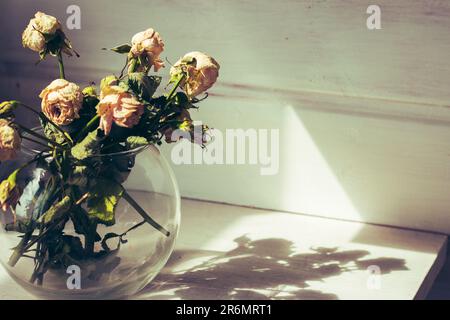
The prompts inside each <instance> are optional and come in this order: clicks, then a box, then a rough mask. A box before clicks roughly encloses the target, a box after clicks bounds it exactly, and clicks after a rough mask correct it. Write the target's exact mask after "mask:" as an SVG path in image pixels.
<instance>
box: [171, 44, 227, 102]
mask: <svg viewBox="0 0 450 320" xmlns="http://www.w3.org/2000/svg"><path fill="white" fill-rule="evenodd" d="M194 59H195V60H194ZM219 69H220V65H219V64H218V63H217V61H216V60H214V58H212V57H210V56H208V55H207V54H205V53H202V52H198V51H194V52H189V53H187V54H185V55H184V57H183V58H181V59H179V60H178V61H177V62H176V63H175V64H174V66H173V67H172V68H170V75H171V76H172V77H174V76H176V75H177V74H179V73H180V72H186V73H187V76H186V79H185V81H183V82H182V83H181V86H182V87H184V90H185V92H186V94H187V95H188V96H190V97H195V96H197V95H199V94H200V93H202V92H205V91H206V90H208V89H209V88H211V87H212V86H213V84H214V83H215V82H216V80H217V78H218V77H219Z"/></svg>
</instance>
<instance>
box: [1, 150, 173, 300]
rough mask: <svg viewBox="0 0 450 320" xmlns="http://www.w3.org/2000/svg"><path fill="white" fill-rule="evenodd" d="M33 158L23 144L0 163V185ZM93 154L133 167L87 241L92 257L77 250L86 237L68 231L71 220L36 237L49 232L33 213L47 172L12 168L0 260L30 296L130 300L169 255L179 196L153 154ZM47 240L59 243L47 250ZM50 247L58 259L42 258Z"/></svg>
mask: <svg viewBox="0 0 450 320" xmlns="http://www.w3.org/2000/svg"><path fill="white" fill-rule="evenodd" d="M39 153H40V151H39V150H36V148H29V147H27V146H24V147H23V148H22V151H21V152H20V154H19V155H18V157H17V158H16V160H15V161H7V162H4V163H2V164H1V166H0V178H1V181H3V180H4V179H6V178H7V177H8V176H9V175H10V174H11V172H13V171H14V170H15V169H17V168H19V167H21V166H22V165H23V164H24V163H27V162H28V161H30V160H31V159H34V158H35V157H36V156H37V155H38V154H39ZM96 157H99V160H101V161H114V160H115V159H118V160H120V161H122V163H123V160H124V159H132V162H133V164H132V168H131V169H130V170H129V173H128V177H127V178H126V180H125V181H124V182H123V183H122V186H123V187H124V190H126V191H125V192H126V196H121V197H120V198H119V201H118V203H117V206H116V208H115V213H114V221H113V222H112V223H110V225H104V224H98V225H97V229H96V233H97V238H96V239H95V240H94V241H90V242H91V245H90V252H91V253H92V254H89V255H85V254H84V253H83V252H84V251H83V250H87V247H88V246H89V244H88V239H87V237H86V236H85V235H83V234H80V233H79V230H77V231H76V228H75V227H74V224H73V222H72V220H71V219H67V223H65V224H64V225H63V229H62V230H61V231H62V232H61V235H59V236H58V237H57V238H56V240H55V238H54V237H53V238H52V237H49V238H48V239H50V240H45V239H47V238H45V237H44V238H42V237H41V236H42V235H43V234H44V235H45V236H46V237H48V235H49V234H50V233H51V232H52V230H50V231H48V230H47V231H48V232H47V233H45V231H46V229H45V228H42V227H41V226H42V224H43V223H42V217H39V216H36V207H37V204H36V203H37V202H39V201H41V202H40V205H42V201H45V197H43V196H42V195H44V194H45V192H46V191H48V190H46V188H47V189H48V184H47V183H46V180H47V179H48V176H49V173H48V172H46V171H48V170H45V169H43V168H42V166H39V165H38V164H37V163H33V164H32V165H29V166H27V167H26V168H25V169H22V170H20V172H19V174H18V176H17V184H18V186H19V188H20V190H21V196H20V198H19V202H18V204H17V206H16V209H15V211H14V212H13V211H12V210H11V209H8V210H7V211H5V212H1V211H0V222H1V228H0V229H1V230H0V263H1V264H2V265H3V267H4V268H5V269H6V270H7V272H8V274H9V275H10V276H11V277H12V278H13V279H14V280H15V281H16V282H17V283H18V284H20V285H21V286H22V287H24V288H25V289H26V290H27V291H29V292H30V293H32V294H33V295H35V296H36V297H38V298H47V299H118V298H127V297H132V296H133V295H134V294H136V293H137V292H139V291H140V290H142V289H143V288H144V287H146V286H147V285H148V284H149V283H150V282H151V281H152V280H153V278H154V277H155V276H156V275H157V274H158V272H159V271H160V270H161V269H162V268H163V266H164V265H165V264H166V262H167V260H168V258H169V256H170V254H171V253H172V251H173V248H174V244H175V239H176V237H177V235H178V229H179V223H180V195H179V191H178V186H177V183H176V180H175V176H174V174H173V172H172V170H171V168H170V166H169V165H168V163H167V161H166V160H165V158H164V157H163V155H161V154H160V152H159V150H158V149H157V148H156V147H154V146H148V147H141V148H139V149H135V150H132V151H127V152H122V153H111V154H105V155H98V156H96ZM46 161H48V160H46ZM42 199H44V200H42ZM43 205H44V207H45V203H44V204H43ZM48 206H50V204H49V205H47V207H48ZM85 211H86V210H85ZM68 214H69V215H70V216H72V214H75V215H76V214H77V213H76V212H69V213H68ZM152 222H155V223H156V225H159V226H161V227H162V228H163V230H164V232H162V231H161V230H157V228H155V227H154V226H153V225H152ZM31 225H33V227H30V226H31ZM47 229H49V228H47ZM30 230H31V232H30ZM43 231H44V232H43ZM105 236H106V238H105ZM39 237H41V238H39ZM36 239H41V240H40V241H36ZM42 239H44V240H42ZM25 240H26V243H25V245H24V241H25ZM45 241H53V242H52V243H46V242H45ZM55 241H59V242H61V243H59V242H58V243H57V245H55V243H54V242H55ZM33 242H35V243H33ZM71 244H75V247H76V248H78V251H80V252H79V254H78V255H77V254H75V255H73V254H72V251H76V248H75V249H73V248H71V246H72V245H71ZM50 246H52V248H58V249H53V251H55V250H59V251H58V255H55V256H57V257H58V259H60V258H61V255H62V258H61V259H60V260H58V261H56V262H55V261H49V257H48V255H49V253H50V255H51V254H52V253H51V251H50V249H47V251H45V250H44V249H43V248H45V247H47V248H50ZM18 248H19V252H18V251H17V250H18ZM71 250H72V251H71ZM45 255H47V256H45ZM64 255H66V256H64ZM74 256H75V258H74ZM77 257H78V258H77ZM50 259H52V257H50ZM42 262H44V263H42ZM37 275H38V276H37Z"/></svg>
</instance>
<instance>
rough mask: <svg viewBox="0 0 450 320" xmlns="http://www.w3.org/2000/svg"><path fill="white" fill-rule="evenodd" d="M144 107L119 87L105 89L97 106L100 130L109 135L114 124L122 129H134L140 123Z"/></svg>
mask: <svg viewBox="0 0 450 320" xmlns="http://www.w3.org/2000/svg"><path fill="white" fill-rule="evenodd" d="M143 113H144V105H143V104H142V103H141V102H140V101H139V100H138V99H137V98H136V97H135V96H133V95H132V94H131V93H129V92H126V91H124V90H123V89H122V88H120V87H118V86H110V87H105V88H104V90H102V93H101V95H100V102H99V104H98V105H97V114H98V115H100V129H102V130H103V131H104V132H105V134H106V135H107V134H109V132H110V131H111V127H112V124H113V122H114V123H115V124H117V125H118V126H120V127H124V128H132V127H134V126H135V125H137V124H138V123H139V120H140V119H141V116H142V114H143Z"/></svg>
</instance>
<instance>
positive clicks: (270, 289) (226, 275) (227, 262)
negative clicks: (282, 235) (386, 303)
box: [140, 236, 408, 300]
mask: <svg viewBox="0 0 450 320" xmlns="http://www.w3.org/2000/svg"><path fill="white" fill-rule="evenodd" d="M234 241H235V242H236V244H237V247H236V248H235V249H233V250H231V251H229V252H225V253H223V252H215V251H214V252H208V251H201V250H199V251H196V250H178V251H175V252H174V254H173V255H172V257H171V259H170V260H169V262H168V263H167V265H166V267H165V270H166V272H164V273H162V274H160V275H159V276H158V277H157V278H156V279H155V281H154V282H153V284H151V285H149V286H148V287H147V288H145V289H144V290H143V291H142V292H141V293H140V296H142V297H144V298H145V295H146V294H148V295H149V296H148V297H149V298H151V299H176V298H179V299H218V300H219V299H254V300H257V299H338V297H337V296H336V295H334V294H331V293H323V292H321V291H317V290H310V289H308V287H309V286H308V283H307V282H308V281H321V280H323V279H325V278H328V277H334V276H338V275H340V274H342V273H344V272H349V271H354V270H367V268H368V267H369V266H372V265H376V266H378V267H379V269H380V271H381V273H382V274H386V273H390V272H392V271H397V270H408V268H407V267H406V266H405V261H404V260H403V259H396V258H386V257H382V258H377V259H367V260H363V258H364V257H365V256H367V255H369V252H368V251H365V250H344V251H340V250H339V248H337V247H335V248H324V247H319V248H312V252H311V253H298V252H297V250H296V249H295V246H294V243H293V242H291V241H289V240H286V239H275V238H273V239H263V240H251V239H249V238H248V237H247V236H242V237H239V238H237V239H235V240H234ZM202 257H203V258H204V261H203V262H201V263H199V264H196V265H195V266H194V267H192V268H188V269H186V270H180V271H179V270H178V268H177V270H176V271H175V272H173V273H168V272H167V270H169V272H171V270H173V268H175V267H177V266H179V265H180V263H183V262H186V261H189V260H192V259H202Z"/></svg>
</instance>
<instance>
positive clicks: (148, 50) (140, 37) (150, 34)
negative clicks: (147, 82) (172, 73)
mask: <svg viewBox="0 0 450 320" xmlns="http://www.w3.org/2000/svg"><path fill="white" fill-rule="evenodd" d="M163 51H164V42H163V41H162V39H161V37H160V36H159V33H158V32H156V31H155V30H153V29H152V28H150V29H147V30H145V31H142V32H139V33H136V34H135V35H134V36H133V38H132V39H131V50H130V56H131V57H133V58H138V57H139V56H145V57H146V58H147V61H148V63H149V66H150V67H151V66H153V69H154V70H155V71H158V70H159V69H160V68H161V67H164V63H163V61H162V60H161V59H160V58H159V55H160V54H161V53H162V52H163Z"/></svg>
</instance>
